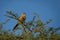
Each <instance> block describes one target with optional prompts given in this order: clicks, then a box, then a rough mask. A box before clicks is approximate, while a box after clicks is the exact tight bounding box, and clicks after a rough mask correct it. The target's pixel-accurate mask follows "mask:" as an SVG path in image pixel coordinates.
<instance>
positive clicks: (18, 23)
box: [13, 12, 26, 31]
mask: <svg viewBox="0 0 60 40" xmlns="http://www.w3.org/2000/svg"><path fill="white" fill-rule="evenodd" d="M25 20H26V14H25V13H24V12H23V13H22V14H21V16H20V17H19V18H18V22H17V24H16V25H15V27H14V28H13V31H14V30H15V29H16V28H17V27H18V26H19V25H20V24H23V23H24V22H25Z"/></svg>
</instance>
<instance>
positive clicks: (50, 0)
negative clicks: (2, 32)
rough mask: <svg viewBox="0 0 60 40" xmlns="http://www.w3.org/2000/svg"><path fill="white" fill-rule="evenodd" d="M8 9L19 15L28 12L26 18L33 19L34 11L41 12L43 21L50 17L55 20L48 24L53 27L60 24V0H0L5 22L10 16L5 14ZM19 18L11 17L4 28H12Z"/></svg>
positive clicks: (2, 16)
mask: <svg viewBox="0 0 60 40" xmlns="http://www.w3.org/2000/svg"><path fill="white" fill-rule="evenodd" d="M7 10H12V11H14V12H15V13H17V14H18V15H19V16H20V14H21V13H22V12H26V16H27V17H26V20H27V21H29V20H32V18H33V16H34V15H33V14H32V12H37V13H39V15H40V17H41V19H42V21H43V22H46V21H47V20H48V19H52V20H53V21H52V22H51V23H50V24H48V25H49V26H52V27H58V26H60V0H0V21H2V22H5V20H6V19H8V17H6V16H4V15H5V14H6V11H7ZM16 23H17V20H14V19H11V20H10V21H9V22H7V24H5V25H4V27H3V28H4V29H7V28H8V29H11V28H13V27H14V26H15V25H16Z"/></svg>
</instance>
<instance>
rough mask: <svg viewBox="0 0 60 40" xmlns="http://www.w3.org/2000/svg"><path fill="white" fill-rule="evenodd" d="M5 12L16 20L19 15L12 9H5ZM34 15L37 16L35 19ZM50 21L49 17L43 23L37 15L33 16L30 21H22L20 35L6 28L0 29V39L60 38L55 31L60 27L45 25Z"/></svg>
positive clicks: (53, 39) (52, 39)
mask: <svg viewBox="0 0 60 40" xmlns="http://www.w3.org/2000/svg"><path fill="white" fill-rule="evenodd" d="M7 13H8V14H9V15H6V16H8V17H10V18H13V19H15V20H18V18H19V17H18V16H17V15H16V14H14V13H13V12H12V11H7ZM35 14H37V13H35ZM36 17H38V19H37V20H35V19H36ZM18 21H20V20H18ZM51 21H52V20H51V19H49V20H48V21H47V22H46V23H44V22H42V20H41V19H40V18H39V15H38V16H34V17H33V19H32V20H31V21H28V22H24V23H23V24H22V34H21V35H20V33H19V34H18V35H16V34H15V33H14V31H11V32H9V31H8V30H0V40H60V34H58V33H57V31H58V30H60V27H58V28H54V27H50V26H47V24H49V23H50V22H51ZM3 26H4V25H3ZM0 27H1V25H0ZM0 29H1V28H0Z"/></svg>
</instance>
